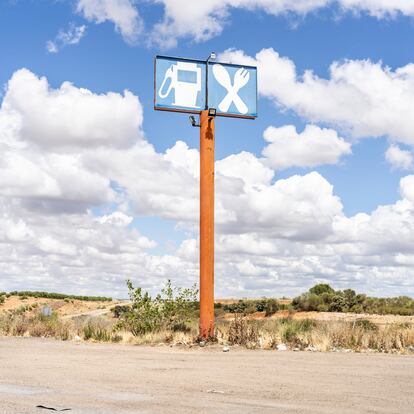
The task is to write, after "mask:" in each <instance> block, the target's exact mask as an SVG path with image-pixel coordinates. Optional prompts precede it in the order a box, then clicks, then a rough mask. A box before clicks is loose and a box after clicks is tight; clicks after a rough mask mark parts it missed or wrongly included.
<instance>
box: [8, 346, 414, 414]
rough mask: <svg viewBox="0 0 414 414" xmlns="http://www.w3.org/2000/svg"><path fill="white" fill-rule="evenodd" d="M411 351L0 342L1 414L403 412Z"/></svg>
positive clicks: (407, 409)
mask: <svg viewBox="0 0 414 414" xmlns="http://www.w3.org/2000/svg"><path fill="white" fill-rule="evenodd" d="M413 389H414V357H410V356H396V355H384V354H343V353H312V352H289V351H285V352H278V351H248V350H243V349H237V348H232V349H231V350H230V352H228V353H223V352H222V350H221V348H210V347H207V348H197V349H191V350H186V349H177V348H169V347H153V348H151V347H133V346H121V345H108V344H106V345H99V344H85V343H79V344H78V343H74V342H59V341H52V340H41V339H31V338H1V339H0V413H2V414H25V413H47V412H51V411H47V410H45V409H41V408H36V406H37V405H44V406H47V407H53V408H56V409H64V408H71V411H68V412H73V413H74V414H75V413H80V414H86V413H87V414H95V413H99V414H127V413H130V414H132V413H134V414H150V413H162V414H164V413H166V414H170V413H171V414H172V413H174V414H177V413H179V414H187V413H188V414H190V413H200V414H203V413H209V414H210V413H215V414H216V413H223V414H236V413H237V414H246V413H252V414H253V413H254V414H258V413H260V414H261V413H263V414H267V413H269V414H270V413H272V414H277V413H280V414H293V413H312V414H325V413H326V414H328V413H329V414H336V413H337V414H354V413H355V414H356V413H358V414H359V413H361V414H362V413H364V414H366V413H395V414H408V413H412V412H413V406H414V394H413V392H412V391H413Z"/></svg>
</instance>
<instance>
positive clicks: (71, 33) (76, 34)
mask: <svg viewBox="0 0 414 414" xmlns="http://www.w3.org/2000/svg"><path fill="white" fill-rule="evenodd" d="M85 32H86V26H85V25H81V26H76V25H75V24H73V23H71V24H70V25H69V29H68V30H67V31H64V30H59V33H58V34H57V35H56V37H55V39H54V40H48V41H47V43H46V49H47V51H48V52H49V53H58V52H59V51H60V50H61V49H63V48H64V47H66V46H69V45H77V44H78V43H79V42H80V41H81V39H82V37H83V36H84V35H85Z"/></svg>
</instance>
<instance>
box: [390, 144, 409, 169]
mask: <svg viewBox="0 0 414 414" xmlns="http://www.w3.org/2000/svg"><path fill="white" fill-rule="evenodd" d="M385 159H386V160H387V161H388V162H389V163H390V164H391V166H392V167H393V168H397V169H401V170H411V169H412V168H413V154H412V153H411V152H410V151H406V150H402V149H401V148H400V147H399V146H398V145H395V144H392V145H390V147H389V148H388V149H387V151H386V153H385Z"/></svg>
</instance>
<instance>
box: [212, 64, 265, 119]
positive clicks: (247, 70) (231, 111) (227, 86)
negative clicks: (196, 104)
mask: <svg viewBox="0 0 414 414" xmlns="http://www.w3.org/2000/svg"><path fill="white" fill-rule="evenodd" d="M208 107H209V108H216V109H217V115H221V116H231V117H239V118H256V117H257V68H256V67H254V66H241V65H230V64H228V63H227V64H226V63H218V62H209V68H208Z"/></svg>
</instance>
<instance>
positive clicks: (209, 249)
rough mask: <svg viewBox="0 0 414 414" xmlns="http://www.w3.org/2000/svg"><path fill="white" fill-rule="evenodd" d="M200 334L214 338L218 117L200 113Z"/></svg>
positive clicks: (205, 337) (203, 112) (203, 336)
mask: <svg viewBox="0 0 414 414" xmlns="http://www.w3.org/2000/svg"><path fill="white" fill-rule="evenodd" d="M200 337H201V338H204V339H209V338H212V337H214V117H212V116H208V111H207V110H205V111H202V112H201V116H200Z"/></svg>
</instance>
